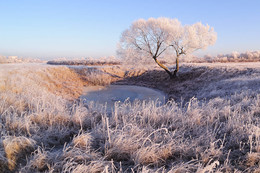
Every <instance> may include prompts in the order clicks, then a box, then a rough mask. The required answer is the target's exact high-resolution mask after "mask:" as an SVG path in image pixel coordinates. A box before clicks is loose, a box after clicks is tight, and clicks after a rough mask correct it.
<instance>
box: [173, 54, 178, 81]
mask: <svg viewBox="0 0 260 173" xmlns="http://www.w3.org/2000/svg"><path fill="white" fill-rule="evenodd" d="M178 71H179V55H177V57H176V68H175V70H174V72H173V76H174V77H177V72H178Z"/></svg>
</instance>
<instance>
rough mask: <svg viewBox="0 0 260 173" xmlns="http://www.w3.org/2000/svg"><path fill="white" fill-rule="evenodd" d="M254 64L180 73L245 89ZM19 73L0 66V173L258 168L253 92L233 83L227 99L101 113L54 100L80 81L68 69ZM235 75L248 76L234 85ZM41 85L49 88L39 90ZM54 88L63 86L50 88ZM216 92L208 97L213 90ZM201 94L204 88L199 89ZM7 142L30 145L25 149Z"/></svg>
mask: <svg viewBox="0 0 260 173" xmlns="http://www.w3.org/2000/svg"><path fill="white" fill-rule="evenodd" d="M258 65H259V63H258V64H244V65H239V64H234V65H230V66H225V67H223V66H222V65H218V64H216V66H213V65H207V64H204V66H203V67H201V64H200V65H197V64H192V65H191V66H190V67H188V66H186V67H185V68H184V71H186V72H189V71H191V72H192V71H196V70H198V69H199V70H202V71H203V70H204V73H201V74H200V76H199V77H197V79H199V80H198V81H197V82H201V83H200V84H199V86H205V89H208V90H210V88H212V87H213V88H214V86H215V85H218V86H221V85H227V84H228V86H229V87H234V86H235V85H238V83H241V86H246V85H249V86H248V87H250V85H251V84H252V83H250V82H251V81H254V79H256V80H257V81H258V79H259V78H258V75H257V74H258V72H259V67H258ZM256 66H257V67H256ZM248 68H250V70H252V71H251V72H250V70H248ZM0 69H1V65H0ZM10 69H11V68H10ZM27 70H28V69H26V68H22V69H20V70H19V69H16V70H15V71H13V70H10V71H9V72H8V73H6V71H1V73H2V72H3V73H2V76H3V77H4V78H0V81H4V82H3V83H4V85H3V86H2V87H3V88H0V98H1V99H0V131H1V138H0V172H10V171H12V172H84V171H85V172H86V170H87V172H102V171H103V172H120V171H121V172H203V171H204V172H207V171H208V172H243V171H244V172H246V171H247V172H259V170H260V168H259V167H260V166H259V162H260V157H259V153H260V128H259V127H260V124H259V122H260V93H259V91H258V90H254V89H252V92H249V90H247V91H243V90H242V89H241V90H239V92H236V89H239V87H241V86H239V87H234V88H233V89H232V90H227V92H228V94H230V97H225V96H224V95H222V94H220V95H219V96H218V97H214V98H213V99H209V100H207V101H203V100H202V101H201V100H199V99H196V98H192V99H191V100H190V101H189V102H187V104H185V105H183V106H180V105H179V103H176V102H174V101H171V102H168V103H166V104H165V105H161V106H158V104H157V103H156V102H154V101H150V102H141V101H135V102H133V103H130V102H128V101H126V102H124V103H122V104H116V105H115V108H114V111H113V113H112V115H111V116H110V117H108V116H107V114H106V111H104V110H103V107H100V105H96V104H95V103H91V104H87V105H86V104H85V103H84V102H82V101H68V100H67V99H64V98H62V97H61V96H62V95H63V94H64V93H70V92H72V91H74V90H75V86H73V85H71V83H76V82H77V81H79V80H80V79H79V78H77V76H76V75H75V74H74V73H73V71H71V70H70V69H68V68H66V67H52V68H49V67H46V68H42V69H37V68H36V69H31V70H29V72H30V73H27V72H28V71H27ZM25 71H26V72H25ZM18 72H19V73H18ZM60 73H61V74H62V75H59V74H60ZM45 74H46V75H45ZM183 74H184V73H183ZM46 76H47V77H46ZM71 76H72V78H73V79H76V80H72V79H71ZM250 77H251V78H250ZM211 78H213V79H214V80H211ZM17 79H19V80H17ZM243 79H250V80H248V81H246V82H241V81H240V80H242V81H243ZM41 80H44V81H41ZM191 80H192V81H191V82H194V81H195V82H196V80H195V79H193V78H191ZM203 80H204V83H205V85H204V84H203V85H202V83H203ZM222 80H223V81H222ZM67 81H70V82H67ZM218 81H221V82H220V83H219V84H218ZM42 82H44V83H42ZM66 82H67V83H66ZM184 82H185V81H184ZM211 82H212V85H211V86H209V87H208V88H207V85H210V83H211ZM182 83H183V81H182ZM6 84H8V85H6ZM43 84H45V85H43ZM61 84H63V85H61ZM195 84H196V83H194V84H193V85H195ZM180 85H182V84H180ZM48 86H51V88H49V89H46V88H48ZM77 86H81V85H80V83H78V84H77ZM258 86H259V84H255V87H256V88H258ZM222 87H223V88H224V89H226V88H227V86H222ZM225 87H226V88H225ZM61 88H67V89H68V90H66V92H61V93H53V91H55V90H60V89H61ZM242 88H243V87H242ZM69 91H70V92H69ZM202 91H203V88H201V90H200V92H201V93H202ZM216 91H217V92H216V96H217V95H218V93H221V92H218V90H216ZM231 91H232V92H231ZM233 92H235V94H232V93H233ZM208 95H210V92H208V91H205V96H206V97H210V96H208ZM201 97H202V96H201ZM6 139H12V140H6ZM18 139H19V140H18ZM21 139H22V140H21ZM15 141H29V142H30V143H28V146H27V145H26V147H25V146H24V145H22V144H21V143H20V142H15ZM11 144H13V145H14V146H15V147H16V148H17V149H20V150H19V153H18V152H10V151H9V150H8V147H6V146H11ZM15 151H18V150H15ZM24 153H26V154H24ZM26 156H27V157H26ZM8 163H9V165H8Z"/></svg>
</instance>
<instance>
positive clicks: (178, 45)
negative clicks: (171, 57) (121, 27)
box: [118, 18, 217, 78]
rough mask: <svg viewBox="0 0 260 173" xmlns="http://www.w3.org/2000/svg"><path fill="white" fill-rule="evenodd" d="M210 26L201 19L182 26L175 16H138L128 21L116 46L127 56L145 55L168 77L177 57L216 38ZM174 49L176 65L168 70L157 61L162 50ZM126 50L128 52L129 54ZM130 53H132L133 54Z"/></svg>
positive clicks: (177, 64) (212, 41) (204, 45)
mask: <svg viewBox="0 0 260 173" xmlns="http://www.w3.org/2000/svg"><path fill="white" fill-rule="evenodd" d="M216 38H217V36H216V33H215V32H214V30H213V28H210V27H209V26H208V25H206V26H204V25H202V24H201V23H196V24H194V25H191V26H190V25H187V26H182V25H181V23H180V22H179V21H178V20H177V19H169V18H157V19H155V18H149V19H148V20H144V19H139V20H137V21H135V22H133V23H132V25H131V26H130V28H129V29H127V30H125V31H124V32H123V33H122V36H121V39H120V49H121V51H118V52H122V50H124V51H123V52H124V53H125V54H123V56H125V57H128V58H136V60H137V61H138V57H145V58H147V57H149V58H152V59H153V60H154V61H155V62H156V63H157V64H158V65H159V66H160V67H161V68H163V69H164V70H165V71H166V72H167V73H168V75H169V76H170V78H173V77H175V76H176V73H177V72H178V71H179V57H180V56H181V55H183V54H186V53H191V52H193V51H195V50H198V49H203V48H206V47H207V46H208V45H212V44H214V43H215V41H216ZM171 49H172V50H174V52H175V54H176V69H175V71H174V72H173V73H172V72H171V71H170V70H169V69H168V68H167V67H166V66H164V65H163V64H162V63H160V62H159V61H158V58H159V57H161V56H162V55H163V54H164V53H165V51H166V50H171ZM128 54H131V55H132V57H130V56H129V55H128ZM133 55H136V56H135V57H133Z"/></svg>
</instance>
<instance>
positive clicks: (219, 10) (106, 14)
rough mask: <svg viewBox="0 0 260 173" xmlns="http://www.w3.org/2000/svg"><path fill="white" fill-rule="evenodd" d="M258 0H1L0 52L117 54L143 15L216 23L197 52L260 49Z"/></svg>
mask: <svg viewBox="0 0 260 173" xmlns="http://www.w3.org/2000/svg"><path fill="white" fill-rule="evenodd" d="M259 7H260V0H185V1H180V0H160V1H158V0H0V55H4V56H10V55H18V56H21V57H33V58H47V59H51V58H57V57H96V58H98V57H101V56H110V55H116V48H117V43H118V41H119V38H120V35H121V33H122V32H123V31H124V30H125V29H127V28H128V27H129V26H130V25H131V23H132V22H133V21H135V20H137V19H139V18H144V19H148V18H149V17H154V18H157V17H169V18H177V19H178V20H180V21H181V22H182V24H193V23H196V22H202V23H203V24H209V25H210V26H212V27H214V29H215V31H216V32H217V34H218V40H217V42H216V44H215V45H214V46H212V47H210V48H208V49H207V50H205V51H199V52H197V53H195V54H197V55H199V56H203V55H205V54H212V55H216V54H221V53H231V52H232V51H238V52H245V51H247V50H248V51H254V50H260V10H259Z"/></svg>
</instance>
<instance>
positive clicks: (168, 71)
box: [153, 58, 173, 79]
mask: <svg viewBox="0 0 260 173" xmlns="http://www.w3.org/2000/svg"><path fill="white" fill-rule="evenodd" d="M153 59H154V61H155V62H156V63H157V64H158V65H159V66H160V67H161V68H163V69H164V70H165V71H166V73H167V74H168V75H169V76H170V78H171V79H172V78H173V75H172V73H171V72H170V70H169V69H168V68H167V67H166V66H164V65H163V64H161V63H160V62H159V61H158V60H157V58H153Z"/></svg>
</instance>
